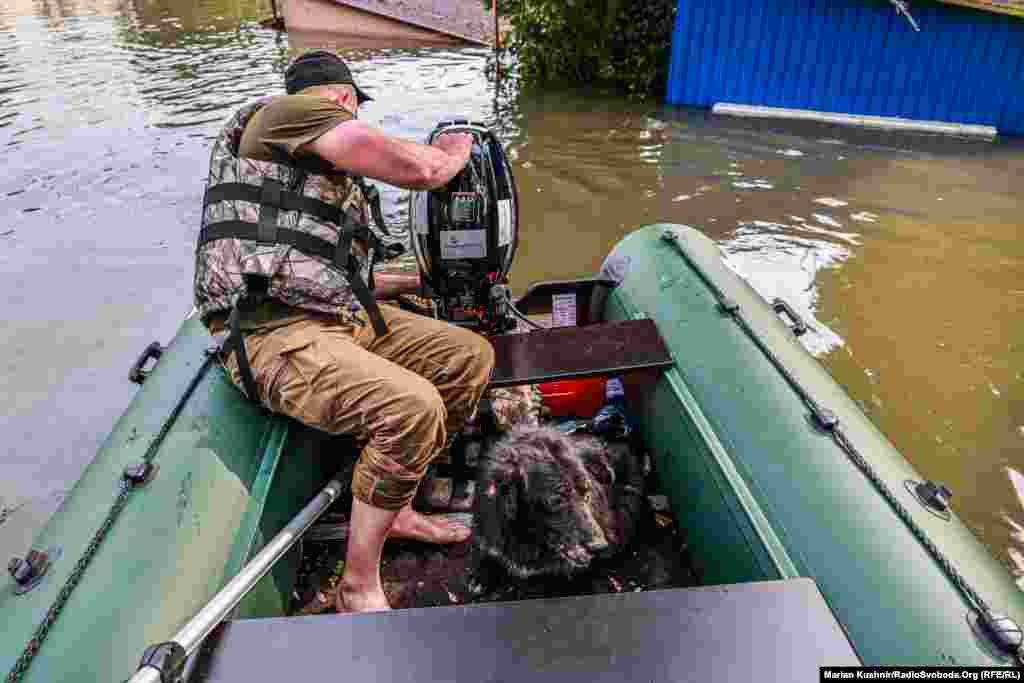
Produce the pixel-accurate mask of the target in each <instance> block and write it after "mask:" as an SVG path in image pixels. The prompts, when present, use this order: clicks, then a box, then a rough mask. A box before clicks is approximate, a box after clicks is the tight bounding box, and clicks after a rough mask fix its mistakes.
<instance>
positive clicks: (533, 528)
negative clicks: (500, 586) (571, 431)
mask: <svg viewBox="0 0 1024 683" xmlns="http://www.w3.org/2000/svg"><path fill="white" fill-rule="evenodd" d="M602 453H603V449H602V446H601V444H600V442H598V441H596V440H592V439H579V438H574V437H569V436H567V435H565V434H563V433H561V432H559V431H558V430H555V429H552V428H548V427H517V428H515V429H513V430H512V431H510V432H509V433H508V435H507V436H505V437H504V438H503V439H502V440H500V441H499V442H497V443H496V444H495V445H494V446H493V447H492V448H491V450H490V452H489V453H488V454H487V456H485V458H484V459H483V461H482V462H481V466H480V470H479V476H478V479H477V488H476V491H477V493H476V511H475V515H474V517H475V524H476V529H475V534H474V542H475V543H476V545H477V548H478V549H479V550H481V551H482V552H483V554H484V555H486V556H488V557H491V558H493V559H494V560H496V561H497V562H498V563H499V564H500V565H502V566H503V567H504V568H505V569H506V570H507V571H508V572H509V573H510V574H511V575H513V576H515V577H517V578H530V577H534V576H544V575H559V574H560V575H569V574H572V573H574V572H576V571H578V570H581V569H584V568H586V567H587V566H588V565H589V564H590V562H591V560H592V559H593V557H594V556H595V554H598V553H601V552H602V551H604V550H605V549H607V548H608V546H609V539H608V537H607V535H606V524H605V523H604V522H606V521H607V519H608V517H609V510H608V497H607V492H606V487H607V486H608V485H610V484H611V482H612V481H613V480H614V476H615V475H614V473H613V472H612V471H611V469H610V468H608V466H607V464H606V459H605V458H602V457H601V456H602ZM601 463H605V464H604V465H603V466H602V465H601ZM593 470H597V471H596V472H594V471H593ZM595 474H596V475H597V476H595Z"/></svg>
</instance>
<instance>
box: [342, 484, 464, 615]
mask: <svg viewBox="0 0 1024 683" xmlns="http://www.w3.org/2000/svg"><path fill="white" fill-rule="evenodd" d="M469 535H470V530H469V529H468V528H466V527H465V526H462V525H459V524H453V523H450V522H448V521H447V520H444V519H432V518H430V517H428V516H427V515H424V514H421V513H419V512H416V511H415V510H413V509H412V506H411V505H406V506H405V507H403V508H402V509H401V510H397V511H396V510H383V509H381V508H377V507H373V506H372V505H367V504H366V503H364V502H362V501H361V500H359V499H353V501H352V519H351V520H350V524H349V534H348V549H347V551H346V554H345V573H344V574H343V575H342V577H341V580H340V581H339V582H338V597H339V598H340V600H338V604H337V605H336V609H337V610H338V611H339V612H341V611H349V612H367V611H373V610H386V609H390V608H391V606H390V605H389V604H388V599H387V596H386V595H385V594H384V588H383V586H382V585H381V581H380V557H381V553H382V552H383V551H384V541H385V540H387V539H388V537H389V536H390V537H391V538H405V539H410V540H415V541H423V542H425V543H461V542H463V541H465V540H467V539H468V538H469Z"/></svg>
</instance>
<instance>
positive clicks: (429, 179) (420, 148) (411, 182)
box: [308, 120, 472, 190]
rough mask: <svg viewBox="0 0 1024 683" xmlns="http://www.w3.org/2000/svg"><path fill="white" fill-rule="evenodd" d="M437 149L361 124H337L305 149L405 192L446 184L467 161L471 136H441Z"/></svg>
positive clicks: (346, 168) (349, 122)
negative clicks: (400, 188)
mask: <svg viewBox="0 0 1024 683" xmlns="http://www.w3.org/2000/svg"><path fill="white" fill-rule="evenodd" d="M445 137H451V138H456V139H455V140H446V141H445V142H446V144H443V145H440V146H432V145H421V144H419V143H417V142H411V141H408V140H402V139H400V138H396V137H392V136H390V135H387V134H386V133H384V132H383V131H382V130H380V129H379V128H375V127H374V126H371V125H369V124H367V123H365V122H363V121H359V120H354V121H346V122H344V123H340V124H338V125H337V126H335V127H334V128H332V129H331V130H329V131H327V132H326V133H324V134H323V135H321V136H320V137H319V138H317V139H316V140H314V141H313V142H311V143H309V145H308V149H309V150H310V151H312V152H314V153H315V154H316V155H317V156H319V157H320V158H322V159H325V160H327V161H329V162H331V163H332V164H334V165H335V166H336V167H338V168H340V169H343V170H345V171H348V172H349V173H353V174H355V175H361V176H365V177H367V178H373V179H375V180H380V181H383V182H385V183H388V184H389V185H395V186H397V187H402V188H405V189H407V190H433V189H435V188H438V187H441V186H443V185H445V184H446V183H447V182H448V181H449V180H451V179H452V178H454V177H455V175H456V174H457V173H458V172H459V171H461V170H462V168H463V167H464V166H465V165H466V163H467V162H468V161H469V152H470V147H471V145H472V139H471V138H470V136H468V135H465V134H461V135H450V136H442V139H444V138H445Z"/></svg>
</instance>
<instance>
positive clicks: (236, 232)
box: [195, 51, 494, 611]
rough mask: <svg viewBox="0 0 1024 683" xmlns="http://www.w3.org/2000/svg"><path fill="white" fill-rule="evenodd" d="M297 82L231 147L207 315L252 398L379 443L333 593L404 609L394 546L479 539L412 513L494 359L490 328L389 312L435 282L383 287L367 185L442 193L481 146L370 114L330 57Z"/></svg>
mask: <svg viewBox="0 0 1024 683" xmlns="http://www.w3.org/2000/svg"><path fill="white" fill-rule="evenodd" d="M285 89H286V92H287V95H284V96H279V97H272V98H265V99H263V100H260V101H258V102H256V103H253V104H250V105H248V106H246V107H243V108H242V109H241V110H240V111H238V112H237V113H236V114H235V115H234V116H233V117H232V119H231V120H230V121H229V122H228V123H227V124H226V126H225V127H224V129H223V131H222V132H221V134H220V136H219V137H218V139H217V141H216V142H215V143H214V146H213V151H212V153H211V160H210V176H209V182H208V185H207V189H206V193H205V196H204V200H203V222H202V229H201V231H200V235H199V240H198V242H197V248H196V277H195V301H196V307H197V309H198V311H199V314H200V316H201V318H202V320H203V321H204V323H206V325H207V326H208V327H209V329H210V330H211V332H213V333H215V334H220V333H224V332H227V333H228V337H227V342H226V343H225V347H224V349H225V351H224V354H223V362H224V366H225V369H226V370H227V371H228V373H229V374H230V376H231V378H232V380H233V382H234V383H235V385H236V386H237V387H238V388H239V389H240V390H241V391H242V392H243V393H245V394H246V395H247V396H248V397H249V398H251V399H253V400H255V401H257V402H259V403H260V404H262V405H263V406H265V407H266V408H268V409H270V410H272V411H275V412H279V413H283V414H285V415H288V416H290V417H293V418H295V419H297V420H299V421H301V422H303V423H304V424H307V425H310V426H313V427H316V428H318V429H321V430H323V431H326V432H329V433H332V434H350V435H354V436H355V437H356V438H358V439H360V440H362V441H365V443H366V446H365V448H364V449H363V451H362V452H361V454H360V456H359V460H358V462H357V464H356V467H355V472H354V475H353V481H352V491H353V497H354V500H353V505H352V517H351V520H350V533H349V540H348V550H347V557H346V563H345V571H344V575H343V576H342V577H341V580H340V582H339V585H338V589H337V591H336V593H335V595H334V598H333V599H334V601H335V607H336V608H337V609H338V611H365V610H375V609H388V607H389V605H388V602H387V598H386V596H385V594H384V591H383V588H382V586H381V580H380V558H381V551H382V548H383V545H384V541H385V539H387V538H389V537H392V538H405V539H414V540H419V541H424V542H428V543H458V542H462V541H465V540H466V539H467V538H468V537H469V530H468V529H466V528H464V527H458V526H454V525H451V524H449V523H446V522H444V521H441V520H440V519H435V518H431V517H428V516H425V515H422V514H420V513H418V512H415V511H414V510H413V509H412V507H411V502H412V499H413V497H414V495H415V493H416V489H417V487H418V485H419V482H420V480H421V479H422V478H423V476H424V474H425V472H426V469H427V466H428V465H429V464H430V462H431V461H432V460H433V459H434V458H435V457H437V455H438V454H439V453H440V452H442V450H443V448H444V446H445V444H446V441H447V439H448V436H449V435H454V434H456V433H458V432H459V431H460V430H461V429H462V427H463V423H464V421H465V420H466V418H467V417H468V416H469V415H471V414H472V413H473V411H474V410H475V407H476V405H477V402H478V401H479V400H480V397H481V394H482V393H483V391H484V389H485V388H486V385H487V382H488V380H489V377H490V373H491V369H492V367H493V364H494V351H493V349H492V347H491V345H490V343H489V342H488V341H487V340H486V339H484V338H483V337H481V336H480V335H478V334H476V333H474V332H471V331H469V330H465V329H462V328H458V327H455V326H453V325H449V324H448V323H445V322H442V321H439V320H435V319H432V318H427V317H424V316H419V315H415V314H412V313H408V312H406V311H403V310H401V309H398V308H396V307H393V306H388V305H385V304H380V303H377V300H378V299H381V300H382V299H387V298H390V297H394V296H396V295H397V294H399V293H402V292H410V291H414V290H415V289H416V287H417V284H418V279H417V278H412V279H411V280H412V281H410V279H406V280H405V281H404V282H403V281H401V280H395V279H392V280H387V281H382V282H381V283H380V286H379V287H377V288H376V290H374V289H373V282H374V278H373V275H372V273H373V265H374V261H375V259H376V258H377V256H378V255H380V254H381V253H383V252H386V251H387V250H388V248H389V247H388V246H387V245H385V244H383V243H382V242H381V241H380V240H379V238H378V237H377V236H376V235H375V234H374V233H373V231H371V230H370V227H369V223H370V216H371V215H373V217H374V218H375V219H376V220H377V221H378V222H379V223H382V222H383V221H382V218H381V215H380V210H379V204H378V205H377V206H374V205H373V201H374V200H375V199H376V197H375V194H376V193H375V190H374V189H373V188H370V187H368V186H367V185H366V184H365V182H364V181H363V178H364V177H366V178H375V179H378V180H380V181H383V182H386V183H388V184H391V185H395V186H398V187H401V188H406V189H421V190H430V189H434V188H438V187H442V186H444V185H445V184H446V183H448V181H449V180H451V179H452V178H453V177H454V176H455V175H456V174H457V173H458V172H459V171H460V170H461V169H462V168H463V167H464V166H465V165H466V163H467V161H468V160H469V154H470V146H471V138H470V136H468V135H465V134H458V135H454V134H453V135H445V136H442V137H440V138H439V139H438V140H437V142H436V143H435V144H434V145H431V146H428V145H422V144H419V143H415V142H411V141H406V140H402V139H399V138H396V137H392V136H389V135H387V134H385V133H384V132H383V131H381V130H380V129H378V128H375V127H374V126H371V125H369V124H367V123H364V122H363V121H360V120H358V118H357V116H358V113H359V107H360V105H361V104H362V103H363V102H365V101H367V100H369V99H371V98H370V97H369V96H368V95H366V93H365V92H363V90H362V89H361V88H359V86H357V85H356V83H355V81H354V79H353V78H352V74H351V73H350V71H349V69H348V67H347V66H346V65H345V63H344V62H343V61H342V60H341V59H340V58H339V57H338V56H337V55H334V54H332V53H329V52H321V51H317V52H311V53H306V54H304V55H302V56H300V57H299V58H298V59H296V60H295V61H294V62H293V63H292V64H291V65H290V66H289V67H288V69H287V71H286V72H285ZM377 201H379V200H377ZM381 227H382V228H383V226H381ZM243 340H244V341H243Z"/></svg>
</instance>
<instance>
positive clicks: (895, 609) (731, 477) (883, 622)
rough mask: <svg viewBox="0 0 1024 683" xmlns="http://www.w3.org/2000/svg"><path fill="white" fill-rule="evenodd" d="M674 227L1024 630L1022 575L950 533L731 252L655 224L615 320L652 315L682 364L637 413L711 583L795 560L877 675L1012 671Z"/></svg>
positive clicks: (623, 248) (896, 456)
mask: <svg viewBox="0 0 1024 683" xmlns="http://www.w3.org/2000/svg"><path fill="white" fill-rule="evenodd" d="M665 229H671V230H673V231H675V233H676V236H677V239H678V242H679V244H680V245H681V248H683V249H685V250H686V252H687V253H688V254H689V255H690V256H691V258H693V259H694V260H695V261H696V262H697V263H698V264H699V265H700V267H701V268H702V269H703V270H704V271H705V272H706V273H707V274H708V275H709V276H710V278H711V280H712V281H713V282H714V283H715V284H716V285H717V286H718V287H720V288H721V289H722V290H723V291H724V292H725V293H726V294H727V295H728V296H729V297H731V298H732V299H734V300H735V301H736V302H738V303H739V304H740V306H741V309H742V310H743V313H744V315H745V316H747V318H748V319H749V320H750V321H751V324H752V325H753V326H754V327H755V329H756V330H757V331H758V334H759V335H761V336H762V338H763V339H764V340H765V341H766V343H767V345H768V346H769V348H771V349H773V351H774V352H775V353H776V354H777V355H778V356H779V357H780V359H781V360H782V362H783V363H784V364H785V366H786V367H787V368H788V369H789V370H790V372H792V373H793V374H794V375H795V376H796V377H797V378H798V380H799V381H800V382H801V384H803V385H804V386H805V387H806V388H807V390H808V391H809V392H810V394H811V395H812V396H813V397H815V399H816V400H818V401H819V403H821V404H822V405H823V406H824V407H827V408H829V409H830V410H832V411H833V412H835V413H836V414H837V415H838V416H839V418H840V420H841V423H842V425H843V428H844V429H845V430H846V432H847V434H848V435H849V437H850V439H851V440H852V441H853V442H854V443H855V444H856V445H857V447H858V449H859V450H860V451H861V452H862V454H863V455H864V457H865V458H866V459H867V460H868V461H869V462H870V463H871V464H872V466H873V467H874V468H875V469H876V471H877V472H878V473H879V474H880V476H881V477H882V479H883V480H884V481H885V482H886V484H887V485H888V487H889V488H890V489H892V490H893V491H894V492H895V494H896V496H897V498H898V499H899V500H900V502H901V503H902V504H903V505H904V506H905V507H907V508H908V509H910V510H911V512H912V514H913V517H914V520H915V521H916V523H917V524H918V525H920V526H921V527H922V528H924V529H925V530H926V532H927V534H928V535H929V537H930V538H931V539H932V540H933V541H934V542H935V543H936V544H937V545H938V546H939V547H940V549H941V550H942V552H943V553H944V554H945V555H946V556H947V557H949V558H950V559H951V560H952V561H953V563H954V565H955V566H956V567H957V568H958V569H959V571H960V572H961V573H962V574H963V575H964V576H965V577H967V578H968V580H969V581H970V583H971V584H972V585H973V586H974V588H975V589H976V590H977V591H978V592H979V593H980V595H982V596H983V598H984V599H985V600H987V601H988V602H989V604H990V605H991V606H992V608H993V609H995V610H996V611H999V612H1002V613H1005V614H1009V615H1010V616H1011V617H1012V618H1014V619H1016V620H1017V621H1018V623H1024V593H1022V592H1021V591H1020V590H1019V589H1018V588H1017V586H1016V585H1015V583H1014V582H1013V580H1012V577H1011V576H1010V575H1009V573H1008V572H1007V570H1006V569H1005V568H1004V567H1003V566H1002V565H1001V564H1000V563H998V562H997V561H996V560H995V559H994V558H992V556H991V555H989V554H988V552H987V551H986V550H985V548H984V547H983V546H982V545H981V543H980V542H979V541H978V540H977V539H976V538H975V537H974V536H973V535H972V534H971V533H970V531H968V530H967V528H966V527H965V526H964V525H963V524H962V523H961V522H960V521H959V520H958V519H957V518H956V517H955V515H954V516H953V519H952V520H951V521H948V522H947V521H943V520H941V519H939V518H938V517H936V516H934V515H932V514H931V513H929V512H928V511H926V510H925V509H924V508H923V507H922V506H921V505H920V504H919V503H918V502H917V501H916V499H915V498H914V497H913V496H911V494H909V493H908V492H907V491H906V490H905V488H904V481H905V480H907V479H916V480H921V479H922V477H921V475H920V474H919V473H917V472H916V471H914V469H913V468H912V467H911V466H910V464H909V463H907V461H906V460H905V459H904V458H903V457H902V455H901V454H900V453H899V452H898V451H896V449H895V448H894V447H893V446H892V444H891V443H890V442H889V441H888V440H887V439H886V438H885V436H884V435H883V434H882V433H881V432H879V431H878V430H877V429H876V428H875V427H874V425H873V424H872V423H871V422H870V421H869V420H868V418H867V417H866V416H865V415H864V414H863V413H862V412H861V410H860V408H859V407H858V406H857V405H856V403H855V402H854V401H853V400H852V399H850V397H849V396H848V395H847V394H846V393H845V392H844V391H843V389H842V388H841V387H840V386H839V385H838V384H836V382H835V381H834V380H833V379H832V378H831V376H830V375H829V374H828V373H827V372H826V371H825V370H824V368H822V366H821V365H820V364H819V363H818V362H817V361H816V360H815V359H814V358H813V357H812V356H811V355H810V354H809V353H807V352H806V351H805V350H804V349H803V347H802V346H800V344H799V342H798V341H797V340H796V339H795V337H794V336H793V335H792V333H791V332H790V331H789V330H788V328H787V327H786V326H785V325H784V324H783V323H782V322H781V321H780V320H779V319H778V318H777V316H776V315H775V313H774V312H773V311H772V310H771V308H770V307H769V306H768V304H767V303H766V302H764V301H763V300H762V299H761V298H760V296H759V295H758V294H757V293H756V292H755V291H754V290H753V289H752V288H751V287H750V286H749V285H748V284H747V283H746V282H745V281H743V280H742V279H740V278H739V277H738V276H737V275H736V274H735V273H734V272H733V271H731V270H729V269H728V268H727V267H726V266H725V264H724V263H723V261H722V259H721V255H720V252H719V250H718V248H717V246H716V245H715V244H714V243H713V242H712V241H711V240H709V239H708V238H706V237H704V236H703V235H701V234H700V233H699V232H697V231H696V230H693V229H690V228H687V227H684V226H665V225H655V226H647V227H644V228H642V229H640V230H638V231H636V232H634V233H632V234H631V235H629V236H627V237H626V238H625V239H623V240H622V241H621V242H620V243H619V244H618V245H617V246H616V248H615V249H614V250H613V252H612V255H611V258H619V259H623V260H628V267H627V268H626V275H625V278H624V281H623V282H622V284H621V285H620V286H619V287H618V288H616V289H615V290H614V291H613V293H612V295H611V297H610V298H609V302H608V305H607V311H606V312H607V314H608V317H609V318H610V319H624V318H631V317H637V316H645V317H649V318H651V319H652V320H654V321H655V323H656V324H657V326H658V330H659V332H660V333H661V335H662V337H663V338H664V339H665V341H666V343H667V344H668V346H669V348H670V350H671V351H672V354H673V357H674V360H675V368H674V369H673V370H672V371H670V372H668V373H665V374H664V375H663V376H662V377H661V378H660V379H659V380H658V381H657V384H656V385H655V386H654V388H653V389H652V390H650V391H648V392H647V393H646V394H644V395H642V396H641V397H638V399H637V400H636V401H634V402H633V410H635V412H636V415H635V416H636V418H637V419H638V422H639V425H640V433H641V436H642V438H643V439H644V441H645V442H646V444H647V445H648V447H649V448H650V449H651V451H652V452H653V453H654V455H655V458H656V462H657V466H658V467H659V468H660V471H661V473H662V475H663V476H664V477H665V478H666V480H667V485H668V487H669V494H670V497H671V499H672V503H673V507H674V511H675V512H676V514H677V515H678V516H679V518H680V520H681V521H682V526H683V527H684V528H685V529H686V533H687V536H688V539H689V541H690V547H691V550H692V553H693V555H694V558H695V562H696V564H697V565H698V569H699V570H700V571H701V573H702V579H703V581H704V582H705V583H729V582H739V581H756V580H763V579H766V578H775V577H777V576H778V575H779V574H780V573H782V574H786V575H788V574H789V570H788V569H787V568H786V565H787V562H789V563H791V567H792V569H793V570H795V571H796V572H798V573H799V575H801V576H806V577H809V578H813V579H814V580H815V582H816V583H817V584H818V586H819V587H820V589H821V591H822V594H823V595H824V596H825V599H826V600H827V602H828V603H829V605H830V607H831V608H832V610H833V612H834V613H835V615H836V618H837V619H838V621H839V622H840V623H841V624H842V626H843V627H844V628H845V629H846V631H847V633H848V634H849V636H850V640H851V642H852V643H853V645H854V647H855V649H856V650H857V653H858V655H859V656H860V657H861V659H862V660H863V661H864V663H865V664H869V665H881V664H902V665H925V664H934V665H941V664H950V665H952V664H956V665H961V664H964V665H966V664H976V665H988V664H993V663H1001V660H999V659H998V658H996V657H995V656H993V655H992V654H990V651H989V650H987V649H986V648H985V647H984V646H983V645H982V644H980V643H979V642H978V641H977V640H976V638H975V636H974V634H973V632H972V630H971V628H970V626H969V624H968V619H967V614H968V610H969V605H968V603H967V602H966V601H965V600H964V599H963V597H962V594H961V593H960V592H959V591H958V590H957V589H956V588H955V586H954V585H953V583H952V582H951V581H950V579H949V578H948V576H947V575H946V574H945V573H944V572H943V571H942V569H941V568H940V567H939V565H938V564H937V563H936V562H935V561H934V560H933V558H932V557H931V556H930V555H929V554H928V553H927V551H926V550H925V548H924V547H923V546H922V544H921V543H920V542H919V541H918V540H917V539H916V538H915V537H914V536H913V535H912V533H911V532H910V531H909V529H908V528H907V526H906V525H905V524H904V523H903V521H901V520H900V518H899V517H898V516H897V515H896V513H895V512H894V511H893V509H892V508H891V507H890V505H889V504H888V503H887V502H886V501H885V500H884V499H883V498H882V497H881V496H880V495H879V494H878V493H877V491H876V489H875V488H874V486H873V485H872V484H871V482H870V481H869V480H868V479H867V478H865V476H864V475H863V474H862V473H861V472H860V470H858V469H857V468H856V467H855V466H854V465H853V463H852V462H851V461H850V460H849V459H848V458H847V456H846V455H845V454H844V453H843V452H842V451H841V450H840V449H839V448H838V447H837V446H836V445H835V444H834V442H833V441H832V440H831V438H830V437H828V436H827V435H825V434H824V433H821V432H819V431H817V430H816V429H815V428H814V427H813V426H812V424H811V422H810V421H809V419H808V418H809V415H808V411H807V409H806V408H805V407H804V406H803V404H802V402H800V401H799V400H798V398H797V395H796V394H795V392H794V391H793V390H792V389H791V388H790V386H789V385H788V384H787V383H786V382H785V380H784V379H783V378H782V376H781V375H780V374H779V373H778V371H777V370H776V369H775V368H774V367H772V365H771V364H770V363H769V362H768V360H767V359H766V358H765V357H764V356H763V355H762V354H761V352H760V351H759V350H758V349H757V347H756V346H755V345H754V343H753V342H752V341H751V340H750V339H749V338H748V337H747V336H746V334H745V333H744V332H743V331H742V330H741V328H740V327H739V326H738V325H737V324H736V323H735V322H733V321H732V320H731V319H730V318H729V317H727V316H725V315H723V314H722V313H721V312H720V311H719V309H718V306H717V303H716V300H715V298H714V297H713V295H712V293H711V292H710V290H709V289H708V288H707V286H706V285H705V284H704V283H703V282H702V281H701V279H700V278H699V277H698V276H697V274H696V273H695V271H694V270H693V269H692V268H691V267H690V266H689V265H688V264H687V262H686V261H685V260H684V259H683V258H682V257H681V255H680V253H679V251H678V250H677V247H676V246H673V245H672V244H670V243H669V242H668V241H665V240H663V239H661V233H662V231H663V230H665ZM709 430H710V433H709ZM723 455H724V457H726V458H727V459H728V463H723V462H722V460H721V458H722V457H723ZM737 476H738V477H739V478H740V479H741V480H742V485H737V480H736V478H737ZM765 525H767V526H768V527H769V528H765ZM776 541H777V542H778V543H779V544H781V552H780V548H778V547H773V545H774V544H775V542H776Z"/></svg>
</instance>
